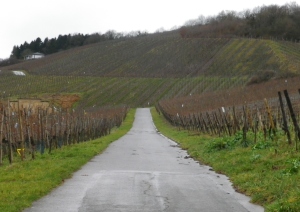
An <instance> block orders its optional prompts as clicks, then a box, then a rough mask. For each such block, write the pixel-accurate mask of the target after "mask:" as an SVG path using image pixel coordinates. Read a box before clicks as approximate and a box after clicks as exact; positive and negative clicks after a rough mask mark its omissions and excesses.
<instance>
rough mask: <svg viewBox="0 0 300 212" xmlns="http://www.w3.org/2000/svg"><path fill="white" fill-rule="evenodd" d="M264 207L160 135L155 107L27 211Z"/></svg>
mask: <svg viewBox="0 0 300 212" xmlns="http://www.w3.org/2000/svg"><path fill="white" fill-rule="evenodd" d="M60 211H61V212H96V211H97V212H98V211H105V212H110V211H122V212H132V211H145V212H150V211H151V212H158V211H169V212H175V211H180V212H193V211H203V212H206V211H207V212H227V211H228V212H235V211H236V212H244V211H255V212H260V211H264V210H263V208H261V207H259V206H256V205H253V204H250V203H249V198H247V197H246V196H244V195H242V194H239V193H236V192H235V191H234V189H233V188H232V186H231V183H230V182H229V181H228V179H227V177H226V176H224V175H220V174H216V173H215V172H213V171H211V170H210V167H208V166H204V165H201V164H199V163H198V162H195V161H194V160H193V159H191V158H189V157H188V155H187V153H186V151H184V150H181V149H180V148H179V147H178V146H177V145H176V143H174V142H173V141H171V140H169V139H167V138H165V137H164V136H162V135H160V134H159V133H158V132H157V131H156V129H155V126H154V125H153V122H152V118H151V114H150V110H149V109H148V108H143V109H138V110H137V112H136V115H135V121H134V125H133V127H132V129H131V130H130V131H129V132H128V133H127V134H126V135H125V136H123V137H122V138H120V139H119V140H117V141H115V142H113V143H112V144H111V145H110V146H109V147H108V148H107V149H106V151H104V152H103V153H102V154H101V155H98V156H96V157H94V158H93V159H92V160H91V161H90V162H88V163H87V164H86V165H85V166H83V167H82V168H81V169H80V170H79V171H77V172H76V173H74V175H73V177H72V178H71V179H68V180H66V181H65V183H64V184H63V185H62V186H60V187H58V188H56V189H54V190H53V191H52V192H51V193H50V194H49V195H47V196H45V197H44V198H42V199H40V200H38V201H36V202H34V204H33V205H32V207H31V208H28V209H26V210H25V212H60Z"/></svg>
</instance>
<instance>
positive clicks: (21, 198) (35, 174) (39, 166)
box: [0, 109, 135, 212]
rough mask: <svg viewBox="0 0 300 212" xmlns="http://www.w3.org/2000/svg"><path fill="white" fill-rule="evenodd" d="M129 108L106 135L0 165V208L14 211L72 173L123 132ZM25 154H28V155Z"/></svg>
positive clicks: (127, 125) (131, 113)
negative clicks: (118, 124) (119, 124)
mask: <svg viewBox="0 0 300 212" xmlns="http://www.w3.org/2000/svg"><path fill="white" fill-rule="evenodd" d="M134 114H135V110H133V109H131V110H130V111H129V113H128V114H127V117H126V119H125V121H124V122H123V124H122V125H121V127H120V128H117V129H115V130H114V131H113V132H112V133H111V134H110V135H108V136H105V137H102V138H99V139H96V140H93V141H89V142H85V143H80V144H76V145H71V146H64V147H63V148H62V149H57V150H53V151H52V153H51V154H47V153H45V154H43V155H37V156H36V159H35V160H26V161H23V162H21V161H19V162H14V163H13V164H12V165H3V166H1V167H0V211H5V212H17V211H21V210H22V209H24V208H27V207H29V206H30V205H31V204H32V202H33V201H35V200H37V199H39V198H41V197H42V196H44V195H46V194H47V193H49V192H50V191H51V190H52V189H53V188H55V187H57V186H59V185H60V184H61V183H62V182H63V181H64V180H65V179H67V178H70V177H71V176H72V173H73V172H74V171H76V170H78V169H79V168H80V167H81V166H82V165H84V164H85V163H87V162H88V161H89V160H90V159H92V158H93V157H94V156H95V155H98V154H100V153H101V152H102V151H103V150H104V149H105V148H106V147H108V145H109V144H110V143H111V142H113V141H115V140H117V139H119V138H120V137H122V136H123V135H125V134H126V133H127V132H128V131H129V130H130V128H131V127H132V123H133V120H134ZM28 158H30V157H29V156H28Z"/></svg>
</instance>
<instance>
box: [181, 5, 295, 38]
mask: <svg viewBox="0 0 300 212" xmlns="http://www.w3.org/2000/svg"><path fill="white" fill-rule="evenodd" d="M179 33H180V35H181V36H182V37H251V38H265V39H271V38H273V39H284V40H290V41H297V42H298V41H300V7H299V5H298V4H297V3H296V2H292V3H287V4H285V5H283V6H278V5H269V6H261V7H256V8H254V9H253V10H245V11H243V12H235V11H222V12H220V13H219V14H218V15H217V16H212V17H204V16H199V17H198V18H197V19H194V20H189V21H187V22H186V23H185V25H184V26H183V27H181V28H180V30H179Z"/></svg>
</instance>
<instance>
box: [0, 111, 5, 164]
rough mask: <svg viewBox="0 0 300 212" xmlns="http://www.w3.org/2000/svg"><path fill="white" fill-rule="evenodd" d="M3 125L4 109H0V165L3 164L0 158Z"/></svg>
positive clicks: (1, 153) (0, 157)
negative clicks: (0, 111) (0, 112)
mask: <svg viewBox="0 0 300 212" xmlns="http://www.w3.org/2000/svg"><path fill="white" fill-rule="evenodd" d="M3 124H4V107H2V114H1V127H0V165H2V164H3V161H2V157H3V146H2V145H3V143H2V140H3Z"/></svg>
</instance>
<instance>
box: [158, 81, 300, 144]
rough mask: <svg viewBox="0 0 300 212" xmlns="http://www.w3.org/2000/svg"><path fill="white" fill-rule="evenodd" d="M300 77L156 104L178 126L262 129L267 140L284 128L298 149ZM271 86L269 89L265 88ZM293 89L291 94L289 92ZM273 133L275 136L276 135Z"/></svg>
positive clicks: (222, 132) (229, 132) (207, 130)
mask: <svg viewBox="0 0 300 212" xmlns="http://www.w3.org/2000/svg"><path fill="white" fill-rule="evenodd" d="M298 87H299V78H293V79H289V80H277V81H272V82H268V83H264V84H260V85H259V86H248V87H246V88H244V89H231V90H226V91H223V92H218V93H211V94H203V95H199V96H193V97H183V98H175V99H172V100H162V101H160V102H159V103H158V104H157V106H156V108H157V110H158V111H159V112H160V113H162V114H163V115H164V117H165V118H166V119H167V120H168V121H169V122H170V123H171V124H172V125H174V126H176V127H177V128H179V129H180V128H182V129H186V130H191V131H199V132H200V133H203V134H212V135H218V136H233V135H235V134H236V133H238V132H242V133H243V142H246V141H247V133H248V132H251V133H254V134H255V138H254V143H256V142H257V137H256V135H257V133H258V132H259V131H261V132H262V133H263V135H264V140H265V141H266V140H267V137H268V138H270V137H272V136H273V137H274V136H275V135H276V133H277V132H278V131H283V132H284V134H285V135H286V136H287V139H288V143H289V144H291V143H292V136H291V135H294V137H293V138H294V139H293V140H294V141H295V142H294V143H295V146H296V149H298V146H297V141H299V140H300V129H299V126H298V123H299V119H300V118H299V117H300V89H298ZM266 88H270V89H266ZM288 90H289V91H290V94H289V92H288ZM273 137H272V138H273Z"/></svg>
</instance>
